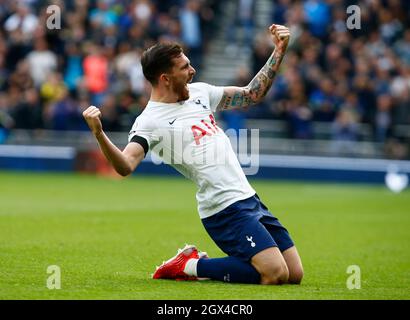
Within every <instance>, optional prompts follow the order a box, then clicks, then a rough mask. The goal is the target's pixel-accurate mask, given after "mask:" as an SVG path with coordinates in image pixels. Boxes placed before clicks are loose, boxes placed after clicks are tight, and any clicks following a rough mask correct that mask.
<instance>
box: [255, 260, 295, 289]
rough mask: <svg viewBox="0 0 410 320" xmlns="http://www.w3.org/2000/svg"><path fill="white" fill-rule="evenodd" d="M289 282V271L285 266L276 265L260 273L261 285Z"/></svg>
mask: <svg viewBox="0 0 410 320" xmlns="http://www.w3.org/2000/svg"><path fill="white" fill-rule="evenodd" d="M288 280H289V270H288V267H287V266H286V264H278V265H275V266H272V267H270V268H269V270H266V271H265V272H262V273H261V284H268V285H272V284H276V285H277V284H284V283H287V282H288Z"/></svg>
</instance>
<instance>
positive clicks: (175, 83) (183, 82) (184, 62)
mask: <svg viewBox="0 0 410 320" xmlns="http://www.w3.org/2000/svg"><path fill="white" fill-rule="evenodd" d="M173 62H174V66H173V68H172V74H171V75H170V79H171V86H172V90H173V91H174V92H175V93H176V94H177V96H178V101H184V100H188V99H189V89H188V83H190V82H191V81H192V78H193V77H194V75H195V73H196V71H195V69H194V68H193V67H192V66H191V63H190V61H189V59H188V58H187V56H186V55H184V54H183V53H182V54H181V55H180V56H179V57H177V58H174V59H173Z"/></svg>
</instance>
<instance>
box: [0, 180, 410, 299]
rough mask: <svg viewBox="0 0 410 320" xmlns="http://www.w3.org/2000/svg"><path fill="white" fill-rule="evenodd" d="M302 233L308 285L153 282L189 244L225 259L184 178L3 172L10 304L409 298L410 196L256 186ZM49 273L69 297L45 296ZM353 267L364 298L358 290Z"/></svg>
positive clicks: (4, 276) (0, 290)
mask: <svg viewBox="0 0 410 320" xmlns="http://www.w3.org/2000/svg"><path fill="white" fill-rule="evenodd" d="M252 184H253V186H254V187H255V188H256V190H257V192H258V194H259V195H260V197H261V199H262V200H263V201H264V202H265V204H266V205H267V206H268V207H269V208H270V209H271V211H272V213H274V214H275V215H277V216H278V217H279V219H280V220H281V221H282V223H283V224H284V225H285V226H287V228H288V229H289V231H290V232H291V234H292V236H293V238H294V240H295V242H296V244H297V247H298V249H299V252H300V254H301V257H302V260H303V264H304V268H305V277H304V279H303V283H302V285H300V286H295V285H284V286H259V285H241V284H226V283H220V282H214V281H202V282H175V281H169V280H168V281H167V280H151V279H150V274H151V273H152V272H153V269H154V268H155V265H157V264H160V263H161V262H162V260H166V259H167V258H169V257H170V256H172V255H174V254H175V251H176V249H177V248H178V247H181V246H182V245H184V244H185V243H186V242H187V243H194V244H196V245H197V246H198V247H199V248H200V249H201V250H204V251H207V252H208V253H209V255H210V256H212V257H219V256H223V253H222V252H221V251H220V250H219V249H218V248H217V247H216V246H215V245H214V243H213V242H212V240H210V238H209V237H208V235H207V234H206V232H205V230H204V229H203V226H202V224H201V223H200V220H199V217H198V214H197V212H196V202H195V187H194V186H193V184H191V182H189V181H186V180H183V179H164V178H153V177H145V176H143V177H141V176H139V177H138V176H136V177H133V178H130V179H126V180H115V179H109V178H98V177H93V176H80V175H57V174H56V175H54V174H53V175H51V174H49V175H46V174H22V173H21V174H18V173H0V299H141V300H144V299H409V298H410V293H409V292H410V290H409V289H410V246H409V245H410V232H409V231H410V192H409V191H408V190H407V191H406V192H403V193H401V194H398V195H397V194H393V193H391V192H389V191H388V190H387V189H386V188H384V187H383V186H365V185H360V186H358V185H356V186H352V185H336V184H307V183H306V184H303V183H285V182H260V181H254V182H252ZM49 265H58V266H59V267H60V268H61V289H60V290H49V289H47V287H46V280H47V277H48V274H47V272H46V270H47V267H48V266H49ZM349 265H358V266H359V267H360V268H361V289H359V290H348V289H347V288H346V280H347V278H348V276H349V274H347V273H346V269H347V267H348V266H349Z"/></svg>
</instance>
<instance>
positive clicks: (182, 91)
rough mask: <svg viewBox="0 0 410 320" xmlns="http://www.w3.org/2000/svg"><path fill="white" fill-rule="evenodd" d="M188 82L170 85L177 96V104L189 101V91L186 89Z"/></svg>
mask: <svg viewBox="0 0 410 320" xmlns="http://www.w3.org/2000/svg"><path fill="white" fill-rule="evenodd" d="M188 82H190V81H187V82H180V81H175V82H174V83H173V85H172V89H173V90H174V92H175V93H176V94H177V97H178V102H179V101H185V100H188V99H189V89H188Z"/></svg>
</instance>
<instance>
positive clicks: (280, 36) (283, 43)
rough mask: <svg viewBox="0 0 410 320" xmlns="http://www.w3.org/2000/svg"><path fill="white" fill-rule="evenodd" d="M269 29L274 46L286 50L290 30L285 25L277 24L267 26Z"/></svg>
mask: <svg viewBox="0 0 410 320" xmlns="http://www.w3.org/2000/svg"><path fill="white" fill-rule="evenodd" d="M269 31H270V32H271V34H272V41H273V43H274V45H275V47H276V48H278V49H283V50H286V48H287V46H288V43H289V38H290V30H289V28H287V27H285V26H281V25H279V24H272V25H271V26H270V27H269Z"/></svg>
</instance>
